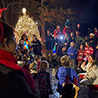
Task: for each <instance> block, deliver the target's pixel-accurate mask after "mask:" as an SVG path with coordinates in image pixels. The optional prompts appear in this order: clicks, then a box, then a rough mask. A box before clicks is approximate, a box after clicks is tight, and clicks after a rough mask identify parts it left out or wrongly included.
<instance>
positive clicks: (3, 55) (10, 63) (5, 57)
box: [0, 49, 35, 93]
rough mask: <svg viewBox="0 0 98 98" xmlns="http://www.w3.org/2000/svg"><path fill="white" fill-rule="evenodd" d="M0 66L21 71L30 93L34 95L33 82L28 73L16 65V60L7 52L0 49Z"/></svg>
mask: <svg viewBox="0 0 98 98" xmlns="http://www.w3.org/2000/svg"><path fill="white" fill-rule="evenodd" d="M0 64H3V65H5V66H7V67H9V68H12V69H14V70H21V71H22V73H23V74H24V76H25V79H26V82H27V83H28V84H29V86H30V88H31V90H32V93H35V82H34V80H33V78H32V76H31V75H30V73H29V72H28V71H27V70H26V69H23V68H21V67H19V66H18V65H17V59H16V58H15V57H14V56H13V55H12V54H11V53H10V52H8V51H5V50H2V49H0Z"/></svg>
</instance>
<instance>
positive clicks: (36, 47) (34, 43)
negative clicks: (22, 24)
mask: <svg viewBox="0 0 98 98" xmlns="http://www.w3.org/2000/svg"><path fill="white" fill-rule="evenodd" d="M31 45H32V47H33V52H34V54H36V55H42V54H41V50H42V47H41V43H40V41H39V40H36V41H32V42H31Z"/></svg>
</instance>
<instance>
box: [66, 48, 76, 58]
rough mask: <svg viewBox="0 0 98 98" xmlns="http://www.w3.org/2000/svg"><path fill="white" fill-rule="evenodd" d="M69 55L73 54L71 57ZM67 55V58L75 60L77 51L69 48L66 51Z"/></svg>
mask: <svg viewBox="0 0 98 98" xmlns="http://www.w3.org/2000/svg"><path fill="white" fill-rule="evenodd" d="M71 53H73V55H70V54H71ZM67 54H68V55H69V57H70V58H71V59H76V55H77V49H76V48H74V47H69V48H68V50H67Z"/></svg>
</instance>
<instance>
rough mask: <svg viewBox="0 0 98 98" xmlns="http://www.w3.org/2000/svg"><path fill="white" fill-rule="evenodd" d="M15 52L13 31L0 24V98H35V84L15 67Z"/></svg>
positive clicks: (25, 72)
mask: <svg viewBox="0 0 98 98" xmlns="http://www.w3.org/2000/svg"><path fill="white" fill-rule="evenodd" d="M15 50H16V42H15V37H14V33H13V29H12V28H11V27H9V26H8V25H7V24H5V23H2V22H0V98H35V97H34V94H33V93H35V82H34V80H33V78H32V77H31V75H30V73H29V72H28V71H27V70H25V69H23V68H21V67H19V66H18V65H17V59H16V58H15V57H14V56H13V54H14V52H15Z"/></svg>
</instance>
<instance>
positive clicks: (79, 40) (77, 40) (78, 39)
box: [75, 31, 83, 49]
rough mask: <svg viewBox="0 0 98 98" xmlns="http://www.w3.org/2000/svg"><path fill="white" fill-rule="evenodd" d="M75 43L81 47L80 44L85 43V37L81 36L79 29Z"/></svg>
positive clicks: (77, 46)
mask: <svg viewBox="0 0 98 98" xmlns="http://www.w3.org/2000/svg"><path fill="white" fill-rule="evenodd" d="M75 41H76V42H75V43H76V48H77V49H79V48H80V47H79V46H80V44H82V43H83V39H82V37H80V32H79V31H76V39H75Z"/></svg>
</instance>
